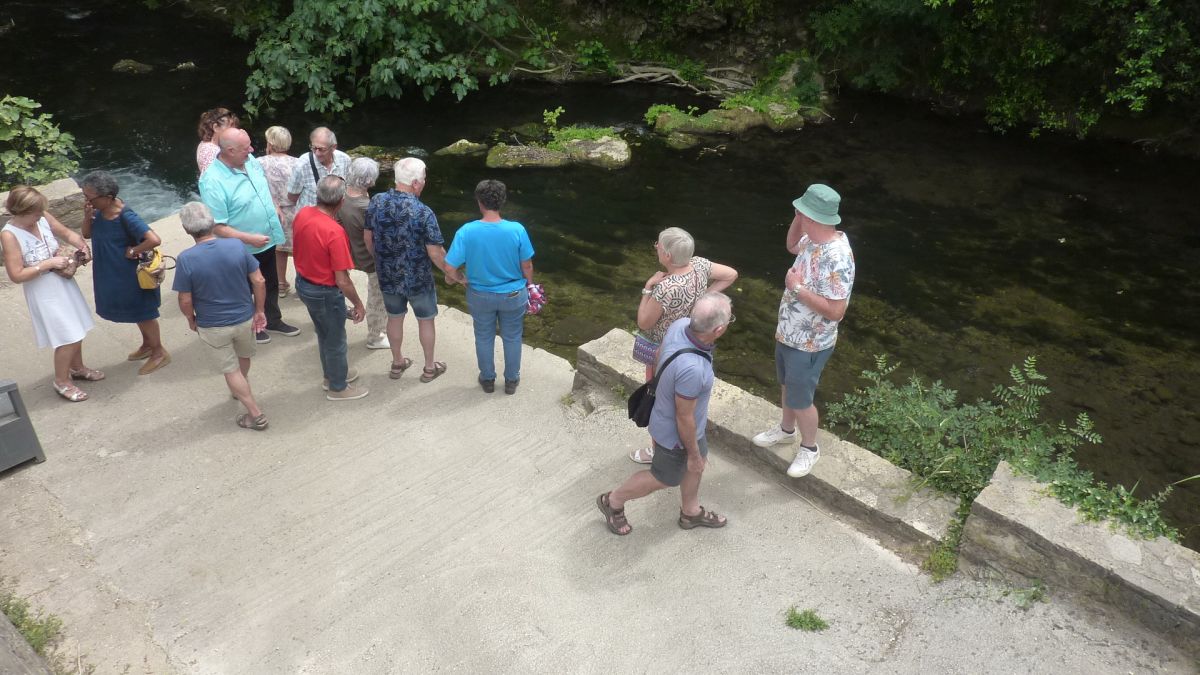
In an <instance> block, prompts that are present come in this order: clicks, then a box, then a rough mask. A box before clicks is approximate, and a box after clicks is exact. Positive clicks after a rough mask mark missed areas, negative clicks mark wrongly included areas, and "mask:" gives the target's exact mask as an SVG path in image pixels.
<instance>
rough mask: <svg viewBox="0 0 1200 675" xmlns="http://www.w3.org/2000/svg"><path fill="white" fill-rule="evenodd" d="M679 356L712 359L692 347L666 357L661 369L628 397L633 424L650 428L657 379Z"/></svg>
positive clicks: (630, 417)
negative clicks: (694, 355)
mask: <svg viewBox="0 0 1200 675" xmlns="http://www.w3.org/2000/svg"><path fill="white" fill-rule="evenodd" d="M680 354H699V355H700V356H703V357H704V358H706V359H708V360H709V361H710V362H711V361H712V357H711V356H709V355H708V354H707V353H705V352H702V351H700V350H699V349H694V348H692V347H687V348H685V349H680V350H679V351H677V352H675V353H674V354H672V355H670V356H668V357H667V360H666V361H664V362H663V364H662V367H661V368H659V369H658V372H656V373H654V377H652V378H650V381H649V382H647V383H646V384H643V385H642V386H640V387H638V388H637V389H635V390H634V392H633V393H632V394H630V395H629V419H631V420H633V423H634V424H636V425H638V426H639V427H647V426H650V413H652V412H654V396H655V390H656V389H658V379H659V378H660V377H662V374H663V371H665V370H666V369H667V366H669V365H671V362H672V361H674V360H675V357H676V356H679V355H680Z"/></svg>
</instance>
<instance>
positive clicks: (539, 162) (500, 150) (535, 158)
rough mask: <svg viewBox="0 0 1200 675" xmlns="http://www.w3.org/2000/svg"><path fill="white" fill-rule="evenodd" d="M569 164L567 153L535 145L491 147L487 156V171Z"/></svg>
mask: <svg viewBox="0 0 1200 675" xmlns="http://www.w3.org/2000/svg"><path fill="white" fill-rule="evenodd" d="M570 163H571V159H570V158H569V157H567V153H565V152H559V151H558V150H551V149H549V148H543V147H540V146H536V145H505V144H504V143H501V144H499V145H496V146H493V147H492V149H491V150H489V151H488V154H487V166H488V168H489V169H525V168H554V167H559V166H566V165H567V164H570Z"/></svg>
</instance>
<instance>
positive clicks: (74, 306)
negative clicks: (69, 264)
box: [4, 218, 96, 347]
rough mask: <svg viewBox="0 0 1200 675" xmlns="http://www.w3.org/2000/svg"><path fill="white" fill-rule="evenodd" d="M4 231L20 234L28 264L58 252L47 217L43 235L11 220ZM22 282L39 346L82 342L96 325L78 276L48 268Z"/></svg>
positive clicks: (42, 220) (40, 221) (41, 227)
mask: <svg viewBox="0 0 1200 675" xmlns="http://www.w3.org/2000/svg"><path fill="white" fill-rule="evenodd" d="M4 231H5V232H11V233H12V234H13V236H14V237H16V238H17V243H19V244H20V245H21V257H22V258H23V259H24V261H25V266H26V267H33V266H36V265H37V264H38V263H39V262H41V261H43V260H48V259H50V258H52V257H54V256H55V255H56V254H57V253H58V240H57V239H55V238H54V233H53V232H51V231H50V223H48V222H46V219H45V218H39V219H38V232H39V233H40V234H41V235H42V236H41V238H38V237H36V236H34V235H32V234H30V233H28V232H26V231H25V230H23V229H21V228H19V227H17V226H15V225H13V224H12V223H9V224H7V225H5V226H4ZM21 286H22V287H24V288H25V302H26V304H28V305H29V318H30V319H31V320H32V321H33V335H34V337H35V338H36V339H37V346H38V347H61V346H63V345H69V344H73V343H75V342H79V341H80V340H82V339H83V336H85V335H87V332H88V331H89V330H91V329H92V326H94V325H96V323H95V321H93V320H92V310H91V308H90V307H88V306H87V301H85V300H84V299H83V293H81V292H79V285H78V284H76V283H75V279H64V278H63V277H60V276H59V275H57V274H55V273H54V272H46V273H45V274H42V275H41V276H39V277H38V278H36V279H30V280H29V281H26V282H25V283H23V284H21Z"/></svg>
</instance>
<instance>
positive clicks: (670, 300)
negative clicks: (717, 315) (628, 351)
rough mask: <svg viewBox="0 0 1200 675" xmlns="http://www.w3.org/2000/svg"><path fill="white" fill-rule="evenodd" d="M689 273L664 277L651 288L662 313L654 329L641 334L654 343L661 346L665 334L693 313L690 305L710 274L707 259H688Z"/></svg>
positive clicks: (704, 285) (705, 285)
mask: <svg viewBox="0 0 1200 675" xmlns="http://www.w3.org/2000/svg"><path fill="white" fill-rule="evenodd" d="M691 264H692V271H691V272H687V273H685V274H671V275H668V276H666V277H664V278H663V280H662V281H660V282H658V284H657V285H656V286H655V287H654V290H653V291H652V292H651V293H650V297H652V298H654V299H655V300H656V301H658V304H660V305H662V308H663V313H662V316H660V317H659V318H658V321H657V322H655V324H654V326H653V327H652V328H651V329H650V330H648V331H642V332H643V334H645V336H646V337H647V338H648V339H649V340H650V341H651V342H654V343H661V342H662V340H663V336H665V335H666V334H667V328H669V327H670V325H671V324H673V323H675V322H676V321H678V320H679V319H682V318H683V317H685V316H687V315H688V314H690V313H691V311H692V305H694V304H696V300H699V299H700V296H701V295H704V291H706V290H708V277H709V274H710V273H711V272H712V262H711V261H709V260H708V259H707V258H701V257H700V256H695V257H694V258H692V260H691Z"/></svg>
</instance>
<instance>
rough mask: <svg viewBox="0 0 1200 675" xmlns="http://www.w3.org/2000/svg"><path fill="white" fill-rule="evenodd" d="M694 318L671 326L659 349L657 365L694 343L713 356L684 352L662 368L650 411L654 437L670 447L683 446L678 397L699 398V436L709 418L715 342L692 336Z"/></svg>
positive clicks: (697, 410)
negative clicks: (678, 418) (704, 343)
mask: <svg viewBox="0 0 1200 675" xmlns="http://www.w3.org/2000/svg"><path fill="white" fill-rule="evenodd" d="M691 325H692V320H691V319H689V318H686V317H685V318H682V319H680V320H678V321H676V322H675V323H673V324H671V327H670V328H668V329H667V334H666V336H664V337H663V341H662V345H661V346H660V347H659V351H658V363H657V364H656V372H658V370H657V369H659V368H661V367H662V364H663V363H664V362H666V360H667V357H669V356H670V355H671V354H674V353H675V352H677V351H679V350H680V349H685V348H687V347H694V348H696V349H699V350H701V351H703V352H706V353H707V354H708V356H709V357H710V358H705V357H703V356H701V355H700V354H692V353H689V354H680V355H679V357H678V358H676V359H675V360H674V361H672V362H671V365H669V366H667V369H666V370H665V371H662V377H661V378H659V380H658V389H657V390H656V393H655V396H654V410H653V412H651V413H650V427H649V429H650V437H651V438H653V439H654V442H655V443H658V444H659V445H661V446H663V447H666V448H683V443H682V442H681V441H680V440H679V426H678V425H676V424H675V397H676V396H681V397H683V398H687V399H694V400H695V401H696V438H697V440H699V439H701V438H704V427H705V423H706V422H707V421H708V399H709V398H710V397H711V396H712V388H713V367H712V361H711V357H712V352H713V348H712V346H711V345H702V344H700V343H699V342H697V341H696V340H694V339H693V338H692V337H691V331H689V330H688V327H689V326H691Z"/></svg>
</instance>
